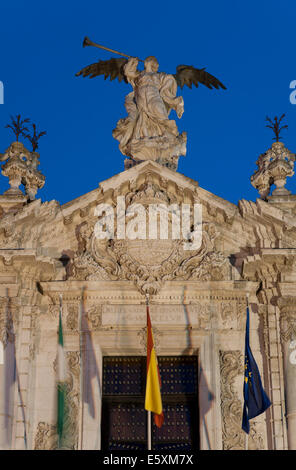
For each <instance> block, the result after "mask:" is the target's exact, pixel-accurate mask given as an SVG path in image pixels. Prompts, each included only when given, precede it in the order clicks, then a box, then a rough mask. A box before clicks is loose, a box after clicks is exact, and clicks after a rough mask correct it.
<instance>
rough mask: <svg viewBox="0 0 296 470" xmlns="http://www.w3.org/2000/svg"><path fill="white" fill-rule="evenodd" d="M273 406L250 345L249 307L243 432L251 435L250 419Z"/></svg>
mask: <svg viewBox="0 0 296 470" xmlns="http://www.w3.org/2000/svg"><path fill="white" fill-rule="evenodd" d="M270 405H271V402H270V400H269V398H268V396H267V395H266V393H265V391H264V389H263V387H262V382H261V378H260V374H259V370H258V366H257V364H256V361H255V359H254V356H253V354H252V351H251V348H250V343H249V307H247V322H246V340H245V376H244V411H243V422H242V428H243V430H244V431H245V432H246V433H247V434H249V431H250V424H249V419H252V418H255V416H258V415H260V414H261V413H264V411H265V410H267V408H269V406H270Z"/></svg>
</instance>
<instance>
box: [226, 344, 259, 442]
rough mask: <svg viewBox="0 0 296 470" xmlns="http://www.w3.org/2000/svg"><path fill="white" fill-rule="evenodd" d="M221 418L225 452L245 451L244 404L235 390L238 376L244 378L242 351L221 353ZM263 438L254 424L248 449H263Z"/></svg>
mask: <svg viewBox="0 0 296 470" xmlns="http://www.w3.org/2000/svg"><path fill="white" fill-rule="evenodd" d="M220 374H221V418H222V441H223V450H245V445H246V444H245V443H246V437H245V436H246V435H245V433H244V432H243V430H242V409H243V404H242V402H241V400H240V399H239V397H238V393H237V391H236V389H235V380H236V378H237V376H240V375H241V376H242V378H243V356H242V353H241V352H240V351H220ZM263 448H264V444H263V438H262V435H261V433H260V432H258V430H257V425H256V423H255V422H252V423H251V425H250V434H249V440H248V449H249V450H255V449H258V450H259V449H263Z"/></svg>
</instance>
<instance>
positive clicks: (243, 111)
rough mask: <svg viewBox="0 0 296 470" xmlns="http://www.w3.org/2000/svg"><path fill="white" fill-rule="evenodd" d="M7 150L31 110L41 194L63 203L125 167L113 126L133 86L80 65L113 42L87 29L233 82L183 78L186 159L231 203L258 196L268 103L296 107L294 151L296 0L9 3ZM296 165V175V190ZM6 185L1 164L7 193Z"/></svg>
mask: <svg viewBox="0 0 296 470" xmlns="http://www.w3.org/2000/svg"><path fill="white" fill-rule="evenodd" d="M0 18H1V27H0V45H1V46H0V81H2V82H3V84H4V93H5V102H4V104H3V105H0V152H3V151H4V150H5V149H6V148H7V147H8V146H9V144H10V143H11V142H12V141H13V135H12V133H11V132H10V131H9V130H8V129H5V127H4V126H5V125H6V124H7V123H8V122H9V121H10V115H16V114H19V113H20V114H21V115H22V117H29V118H30V119H31V120H32V122H35V123H36V124H37V126H38V128H39V129H40V130H45V131H46V132H47V135H46V136H45V137H43V138H42V139H41V140H40V148H39V151H40V161H41V164H40V167H39V169H40V170H41V171H42V172H43V174H44V175H45V176H46V183H45V186H44V188H43V189H42V190H41V191H39V192H38V195H37V197H41V198H42V200H43V201H45V200H52V199H56V200H58V201H59V202H60V203H61V204H63V203H65V202H67V201H70V200H72V199H74V198H76V197H78V196H80V195H82V194H84V193H87V192H88V191H91V190H93V189H95V188H96V187H97V186H98V184H99V182H100V181H102V180H104V179H107V178H109V177H111V176H112V175H114V174H116V173H119V172H121V171H123V169H124V166H123V161H124V156H123V155H122V154H121V153H120V151H119V149H118V142H117V141H116V140H114V139H113V137H112V129H114V127H115V126H116V123H117V121H118V119H120V118H122V117H124V116H125V115H126V112H125V108H124V97H125V95H126V94H127V93H128V92H129V91H131V89H130V86H129V85H126V84H125V83H118V82H117V81H113V82H109V81H104V79H103V78H102V77H99V78H96V79H93V80H89V79H86V78H84V79H83V78H81V77H75V73H76V72H77V71H79V70H80V69H81V68H82V67H84V66H85V65H88V64H90V63H93V62H96V61H97V60H98V59H102V60H104V59H109V58H110V57H111V54H110V53H107V52H105V51H100V50H99V49H95V48H91V47H88V48H85V49H83V48H82V41H83V38H84V36H89V37H90V38H91V39H92V40H93V41H95V42H97V43H100V44H103V45H105V46H109V47H110V48H112V49H116V50H119V51H122V52H125V53H126V54H129V55H133V56H137V57H140V58H142V59H143V58H145V57H147V56H148V55H155V56H156V57H157V58H158V61H159V63H160V70H161V71H164V72H168V73H174V72H175V69H176V66H177V65H179V64H187V65H194V66H196V67H199V68H200V67H206V68H207V70H208V71H209V72H210V73H212V74H213V75H215V76H217V77H218V78H219V79H220V80H221V81H222V82H223V83H224V84H225V85H226V86H227V91H223V90H218V91H217V90H208V89H207V88H205V87H202V86H200V87H199V88H198V89H196V88H194V89H192V90H190V89H189V88H186V89H185V88H184V89H183V91H182V92H180V90H179V94H181V95H182V96H183V97H184V101H185V112H184V115H183V117H182V119H181V120H178V119H176V120H177V124H178V128H179V131H180V132H182V131H187V134H188V145H187V156H186V157H181V158H180V161H179V171H180V172H181V173H183V174H185V175H186V176H189V177H191V178H193V179H195V180H197V181H198V182H199V184H200V186H201V187H203V188H205V189H207V190H208V191H211V192H213V193H214V194H216V195H218V196H220V197H222V198H224V199H227V200H229V201H231V202H233V203H235V204H236V203H237V202H238V200H240V199H242V198H245V199H251V200H255V199H256V197H257V195H258V193H257V191H256V190H255V189H254V188H253V187H252V186H251V184H250V176H251V175H252V174H253V172H254V171H255V169H256V165H255V162H256V160H257V158H258V156H259V154H261V153H263V152H264V151H266V150H267V149H268V148H269V147H270V145H271V143H272V137H273V135H272V132H271V131H270V130H269V129H267V128H266V127H265V125H266V122H265V118H266V115H269V116H271V117H274V116H275V115H281V114H283V113H286V122H285V123H287V124H288V126H289V129H288V130H287V131H284V132H283V137H284V139H283V141H284V142H285V144H286V145H287V147H288V148H289V149H290V150H291V151H296V132H295V131H296V105H292V104H291V103H290V100H289V96H290V93H291V91H292V90H290V89H289V84H290V82H291V81H292V80H295V79H296V67H295V18H296V4H295V2H294V1H292V0H291V1H285V0H284V1H282V2H278V1H274V0H257V1H254V0H249V1H248V2H242V1H239V0H236V1H234V0H228V1H224V2H221V1H217V0H212V1H211V2H204V1H202V2H201V1H199V0H195V1H191V0H187V1H186V2H180V1H178V2H177V1H173V0H171V1H166V0H165V1H163V0H162V1H159V0H158V1H155V0H150V1H149V2H147V3H146V2H144V1H142V2H140V1H134V0H133V1H128V0H127V1H125V2H124V1H113V2H101V1H93V0H88V1H85V2H82V1H79V2H77V1H75V0H72V1H71V2H70V1H59V2H57V1H56V0H51V1H50V2H48V1H43V2H40V1H38V2H37V1H30V0H26V1H22V0H15V1H14V2H13V3H12V2H10V3H8V2H6V3H4V2H2V4H1V7H0ZM295 181H296V176H295V177H293V178H289V181H288V184H287V187H288V188H289V189H290V190H292V192H293V193H296V183H295ZM7 188H8V183H7V178H5V177H3V176H0V193H2V192H3V191H4V190H5V189H7Z"/></svg>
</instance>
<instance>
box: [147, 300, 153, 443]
mask: <svg viewBox="0 0 296 470" xmlns="http://www.w3.org/2000/svg"><path fill="white" fill-rule="evenodd" d="M148 309H149V294H146V317H147V313H148ZM147 328H148V326H147ZM147 334H148V332H147ZM147 449H148V450H152V430H151V411H147Z"/></svg>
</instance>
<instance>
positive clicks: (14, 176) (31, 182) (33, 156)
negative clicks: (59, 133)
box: [0, 114, 46, 201]
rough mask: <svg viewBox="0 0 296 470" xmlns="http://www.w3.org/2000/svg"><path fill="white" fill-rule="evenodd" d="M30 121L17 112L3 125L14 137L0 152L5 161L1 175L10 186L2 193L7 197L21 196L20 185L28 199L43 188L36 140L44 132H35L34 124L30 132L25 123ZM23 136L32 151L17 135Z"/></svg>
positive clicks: (30, 199) (43, 180) (0, 157)
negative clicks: (6, 147) (3, 150)
mask: <svg viewBox="0 0 296 470" xmlns="http://www.w3.org/2000/svg"><path fill="white" fill-rule="evenodd" d="M28 123H30V119H28V118H26V119H21V115H20V114H18V115H17V116H16V117H15V118H14V117H13V116H11V123H10V124H7V125H6V126H5V127H7V128H9V129H11V130H12V132H13V133H14V135H15V137H16V141H15V142H13V143H12V144H11V145H10V147H8V149H7V150H6V152H5V153H4V154H0V161H2V162H5V161H6V163H5V164H4V165H3V166H2V175H4V176H7V178H9V184H10V188H9V189H8V190H7V191H5V193H4V195H5V196H6V197H9V198H14V199H15V198H23V197H24V195H23V192H22V191H21V190H20V188H19V187H20V185H21V184H23V185H24V187H25V191H26V195H27V196H28V200H29V201H33V200H34V199H35V196H36V193H37V190H38V189H40V188H43V186H44V182H45V177H44V175H42V173H41V172H40V171H38V170H37V167H38V165H39V157H40V155H39V153H37V152H36V150H37V148H38V141H39V139H40V137H42V136H43V135H45V134H46V132H45V131H42V132H40V133H39V134H38V133H37V128H36V124H32V134H30V133H29V129H28V127H26V125H27V124H28ZM20 136H23V137H25V138H26V139H28V140H29V141H30V142H31V145H32V151H31V152H30V151H29V150H28V149H27V148H26V147H25V146H24V144H23V143H22V142H19V137H20Z"/></svg>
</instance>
